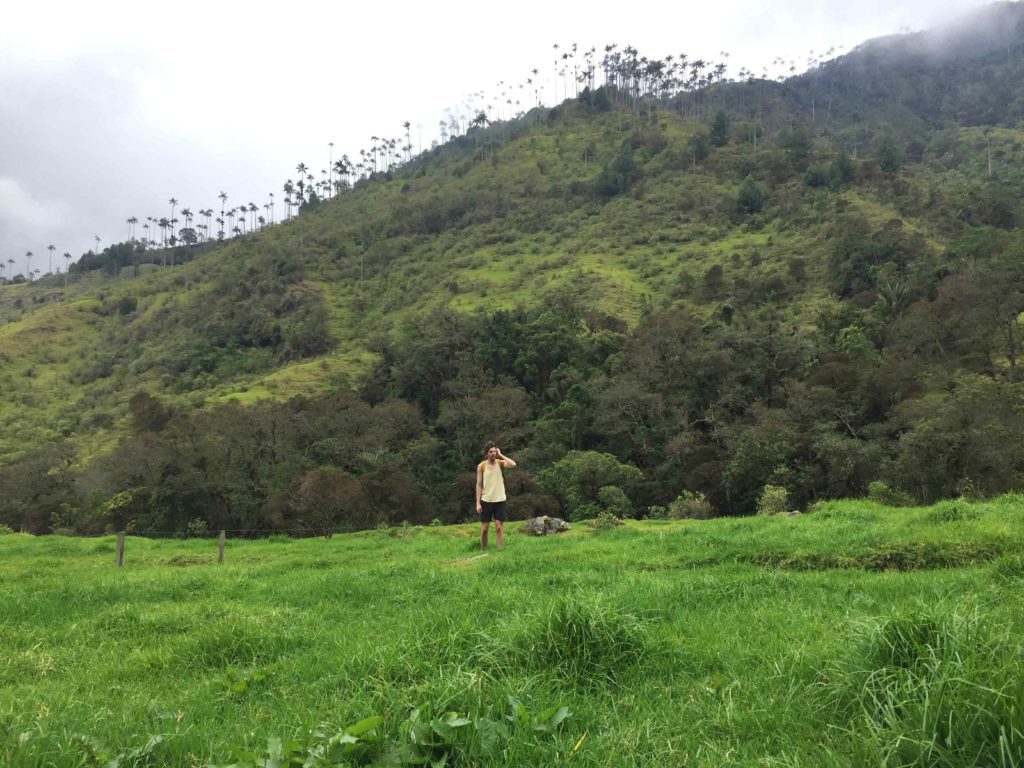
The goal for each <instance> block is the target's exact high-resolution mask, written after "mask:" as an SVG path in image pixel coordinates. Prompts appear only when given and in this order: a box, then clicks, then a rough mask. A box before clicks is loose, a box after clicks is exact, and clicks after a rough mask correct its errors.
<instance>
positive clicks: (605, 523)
mask: <svg viewBox="0 0 1024 768" xmlns="http://www.w3.org/2000/svg"><path fill="white" fill-rule="evenodd" d="M620 525H624V523H623V522H622V521H621V520H620V519H619V518H618V517H616V516H615V515H613V514H612V513H611V512H608V511H607V510H605V511H604V512H601V513H600V514H598V516H597V517H595V518H594V519H593V520H591V521H590V527H591V528H593V529H594V530H595V531H597V532H598V533H600V532H601V531H610V530H612V529H613V528H618V527H619V526H620Z"/></svg>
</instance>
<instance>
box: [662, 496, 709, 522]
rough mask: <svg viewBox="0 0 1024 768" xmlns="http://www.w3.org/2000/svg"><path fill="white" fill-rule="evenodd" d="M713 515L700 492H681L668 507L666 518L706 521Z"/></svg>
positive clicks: (707, 502)
mask: <svg viewBox="0 0 1024 768" xmlns="http://www.w3.org/2000/svg"><path fill="white" fill-rule="evenodd" d="M714 514H715V510H714V507H712V506H711V502H709V501H708V500H707V499H706V498H704V494H703V493H701V492H700V491H696V492H694V491H683V492H682V493H680V494H679V495H678V496H677V497H676V500H675V501H673V502H672V503H671V504H669V505H668V514H667V516H668V517H670V518H672V519H673V520H707V519H708V518H711V517H713V516H714Z"/></svg>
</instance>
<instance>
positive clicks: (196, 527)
mask: <svg viewBox="0 0 1024 768" xmlns="http://www.w3.org/2000/svg"><path fill="white" fill-rule="evenodd" d="M208 532H209V528H208V526H207V525H206V521H205V520H203V518H201V517H194V518H192V519H191V520H189V521H188V525H187V526H185V534H186V535H187V536H188V537H189V538H200V537H202V536H205V535H206V534H207V533H208Z"/></svg>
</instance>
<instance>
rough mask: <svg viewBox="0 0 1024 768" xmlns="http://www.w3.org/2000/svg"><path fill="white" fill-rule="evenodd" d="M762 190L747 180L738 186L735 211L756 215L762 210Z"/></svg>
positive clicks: (763, 196)
mask: <svg viewBox="0 0 1024 768" xmlns="http://www.w3.org/2000/svg"><path fill="white" fill-rule="evenodd" d="M764 198H765V195H764V190H763V189H762V188H761V186H760V185H759V184H757V183H756V182H754V181H752V180H751V179H747V180H746V181H744V182H743V184H742V185H741V186H740V191H739V193H738V194H737V196H736V210H737V211H739V212H740V213H757V212H759V211H760V210H761V209H762V208H764Z"/></svg>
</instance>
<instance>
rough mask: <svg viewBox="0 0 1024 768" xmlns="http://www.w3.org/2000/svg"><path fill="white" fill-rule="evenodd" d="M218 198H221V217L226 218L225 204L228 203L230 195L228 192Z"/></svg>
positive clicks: (222, 193)
mask: <svg viewBox="0 0 1024 768" xmlns="http://www.w3.org/2000/svg"><path fill="white" fill-rule="evenodd" d="M217 197H219V198H220V217H221V218H222V219H223V218H224V203H226V202H227V201H228V195H227V193H226V192H223V191H222V192H221V193H220V194H219V195H217Z"/></svg>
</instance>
